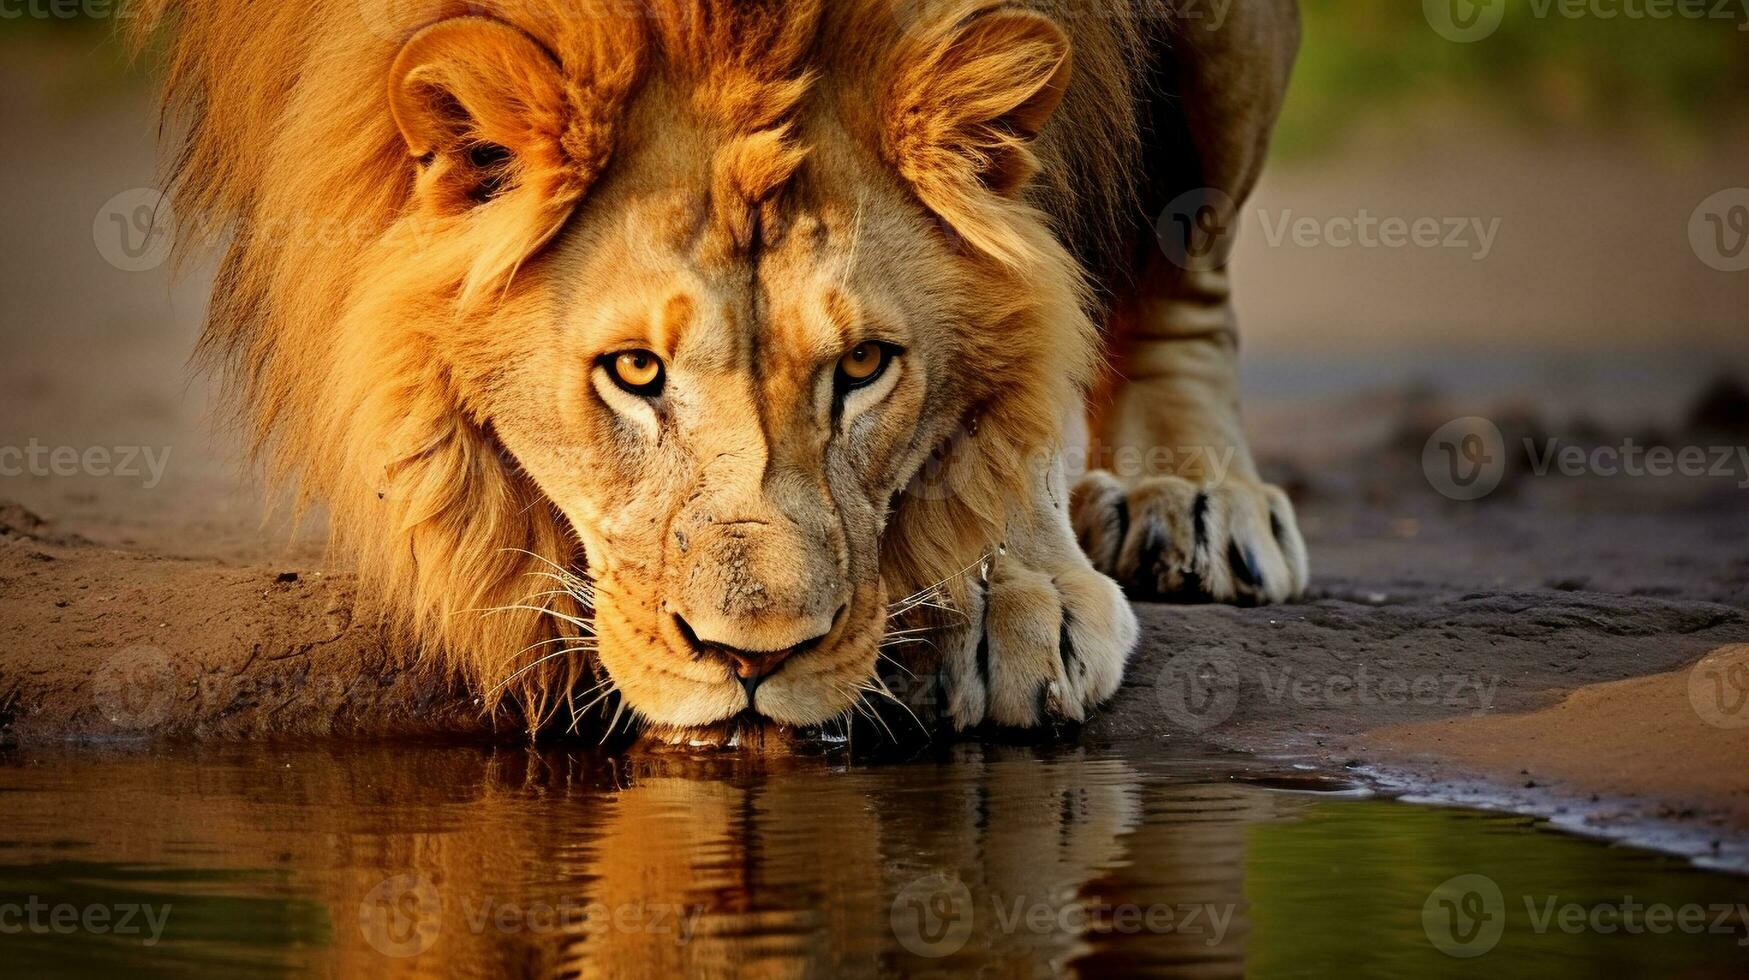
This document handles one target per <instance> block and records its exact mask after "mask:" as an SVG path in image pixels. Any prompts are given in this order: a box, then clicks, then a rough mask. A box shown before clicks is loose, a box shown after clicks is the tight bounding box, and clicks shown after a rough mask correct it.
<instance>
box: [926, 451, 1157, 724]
mask: <svg viewBox="0 0 1749 980" xmlns="http://www.w3.org/2000/svg"><path fill="white" fill-rule="evenodd" d="M1041 484H1042V485H1041V486H1040V487H1039V488H1038V497H1039V499H1038V500H1037V501H1036V503H1035V506H1034V507H1033V508H1032V513H1031V514H1030V515H1029V517H1030V519H1029V520H1024V521H1018V522H1016V524H1015V525H1014V526H1011V528H1010V534H1009V537H1008V540H1007V541H1006V542H1005V543H1004V544H1003V545H1002V547H1001V548H1000V549H998V550H997V551H996V552H995V553H994V554H992V555H991V556H989V558H988V559H987V560H986V561H985V562H984V564H983V566H982V567H981V568H980V569H979V570H978V572H977V580H976V581H975V582H974V583H973V587H972V588H971V590H970V597H969V600H968V605H970V606H971V607H972V608H969V609H966V610H964V613H965V620H964V624H963V625H962V627H961V628H959V629H958V630H956V631H955V632H954V634H953V635H952V636H951V637H948V638H946V650H945V651H944V652H945V654H946V656H945V657H944V659H943V664H942V675H941V679H942V682H943V685H944V687H945V689H946V693H947V708H948V715H949V716H950V717H951V719H952V721H953V724H954V727H955V728H957V729H961V730H963V729H967V728H971V727H974V726H976V725H978V724H981V723H983V722H990V723H993V724H996V725H1001V726H1011V727H1022V728H1027V727H1033V726H1037V725H1042V724H1045V723H1046V722H1050V721H1067V722H1080V721H1082V720H1084V719H1085V718H1086V717H1087V714H1088V712H1089V711H1090V710H1091V709H1093V708H1094V707H1096V706H1098V705H1099V704H1100V703H1101V702H1103V701H1104V700H1106V699H1107V698H1109V697H1111V695H1112V694H1113V693H1115V692H1116V691H1117V688H1118V684H1119V683H1120V682H1121V681H1122V680H1123V672H1124V664H1125V663H1126V662H1127V661H1128V659H1129V655H1130V652H1131V650H1133V649H1134V647H1135V644H1136V637H1137V626H1136V617H1135V613H1134V612H1133V611H1132V610H1131V609H1130V606H1129V603H1128V602H1127V601H1126V600H1125V599H1124V595H1123V591H1122V590H1121V589H1120V588H1118V586H1117V583H1115V582H1113V581H1112V580H1111V579H1110V578H1108V577H1106V576H1105V575H1101V574H1100V573H1099V572H1098V571H1097V570H1095V569H1094V567H1093V565H1092V563H1091V562H1090V561H1089V560H1088V559H1087V556H1086V555H1085V554H1084V553H1083V552H1082V550H1081V548H1080V547H1079V545H1078V544H1077V543H1076V541H1075V535H1074V531H1073V529H1072V527H1071V526H1070V523H1069V512H1068V500H1067V492H1066V489H1065V487H1064V486H1063V483H1062V477H1061V471H1060V469H1059V470H1058V471H1057V472H1056V473H1054V474H1053V475H1051V476H1050V477H1049V478H1048V479H1047V480H1045V481H1041Z"/></svg>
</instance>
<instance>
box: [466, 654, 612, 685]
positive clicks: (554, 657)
mask: <svg viewBox="0 0 1749 980" xmlns="http://www.w3.org/2000/svg"><path fill="white" fill-rule="evenodd" d="M593 652H595V648H594V647H593V646H584V647H567V648H566V649H564V650H558V651H555V652H553V653H549V654H547V655H546V656H544V657H542V658H540V659H539V660H536V661H535V662H534V663H531V664H529V665H528V666H526V667H523V668H521V669H520V670H518V671H517V672H516V673H514V674H511V675H510V676H509V677H506V678H504V679H503V680H502V681H499V682H498V685H497V686H496V687H494V688H492V690H490V691H488V692H486V696H487V697H491V696H492V695H494V694H497V693H498V692H499V691H502V690H503V689H504V688H506V687H509V686H510V683H511V682H512V681H514V680H516V679H517V678H518V677H521V676H522V675H523V674H526V673H528V672H529V671H531V670H533V669H535V668H536V667H539V666H540V665H541V664H544V663H546V662H547V661H549V660H557V659H558V658H560V657H563V656H566V655H568V654H573V653H593Z"/></svg>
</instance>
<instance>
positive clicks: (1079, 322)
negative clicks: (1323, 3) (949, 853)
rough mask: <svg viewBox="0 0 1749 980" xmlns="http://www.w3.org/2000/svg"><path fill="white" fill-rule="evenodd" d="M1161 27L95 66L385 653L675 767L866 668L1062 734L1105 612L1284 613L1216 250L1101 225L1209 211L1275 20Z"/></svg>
mask: <svg viewBox="0 0 1749 980" xmlns="http://www.w3.org/2000/svg"><path fill="white" fill-rule="evenodd" d="M1180 13H1181V12H1180V11H1178V10H1177V9H1176V8H1173V7H1170V6H1168V5H1166V4H1164V3H1158V4H1157V3H1155V2H1154V0H1128V2H1107V0H1098V2H1095V0H1028V2H999V0H832V2H825V0H638V2H636V3H626V2H620V0H313V2H308V3H301V4H278V3H271V4H270V3H237V2H234V0H138V5H137V7H136V10H135V14H136V17H135V18H134V22H135V23H136V24H137V25H139V30H140V32H141V34H140V36H141V37H142V38H143V39H148V40H150V39H160V38H161V39H163V40H164V43H165V44H166V46H167V69H166V73H167V78H166V114H167V116H168V117H169V119H170V121H171V122H173V123H174V124H176V125H177V127H178V128H179V129H180V131H181V132H182V133H183V134H184V135H183V137H182V139H181V141H180V143H179V145H177V146H176V148H175V151H174V154H173V159H174V171H173V175H172V178H173V187H174V190H175V194H176V196H175V199H174V200H175V206H176V208H177V210H178V212H179V215H180V218H181V220H183V221H186V220H188V219H189V218H190V216H193V217H195V218H197V219H198V220H199V221H200V222H202V223H205V224H206V225H207V226H208V227H223V228H224V229H226V230H227V232H228V241H227V242H226V244H225V247H224V250H223V255H222V260H221V263H220V265H219V269H218V273H217V277H216V281H215V284H214V287H213V293H212V301H211V306H210V310H209V316H208V322H207V326H206V330H205V333H204V335H203V337H202V341H201V346H200V354H201V356H202V357H203V358H204V359H205V361H206V363H208V364H209V365H212V366H213V368H214V369H215V370H217V371H218V372H219V373H221V374H222V376H223V377H224V378H225V379H226V380H227V381H228V382H229V389H230V391H231V392H232V394H233V396H234V398H235V401H236V404H237V405H238V407H239V411H240V414H241V416H242V418H243V419H244V420H245V422H244V424H245V426H246V428H247V431H248V433H249V435H250V443H251V445H252V447H253V449H254V450H255V452H256V453H257V454H258V455H259V457H260V458H261V459H262V460H263V461H264V463H265V466H266V468H267V470H268V471H269V473H270V474H271V475H272V476H273V477H274V478H275V479H277V480H278V481H280V482H281V483H283V484H286V485H295V486H296V497H297V499H298V501H299V502H300V505H302V506H312V505H320V506H321V507H323V508H325V509H326V511H327V513H328V515H329V520H330V525H331V527H332V533H333V536H334V542H335V545H334V547H335V553H336V554H337V555H340V556H343V557H344V558H345V559H346V560H348V561H351V562H354V563H356V565H357V566H358V568H359V569H360V577H361V581H362V583H364V585H365V590H364V591H365V592H366V594H367V595H370V596H374V597H375V599H374V600H373V601H374V602H375V603H376V604H377V605H378V606H379V607H380V609H381V612H382V615H383V618H384V622H385V623H386V625H387V627H388V630H389V635H390V637H391V638H392V640H393V641H394V642H395V643H396V644H397V645H399V646H402V647H404V648H405V649H406V650H408V651H410V652H414V653H417V655H419V656H420V657H422V658H424V659H426V660H427V661H428V662H430V663H432V664H434V665H438V666H439V667H441V668H442V669H444V670H446V671H449V672H451V673H452V674H453V676H455V677H456V678H458V679H459V680H460V681H462V682H465V683H467V684H469V685H471V686H472V687H473V688H474V689H475V690H476V691H477V692H478V693H479V695H480V697H481V698H482V699H483V702H484V703H485V704H486V705H487V706H488V707H490V708H497V707H499V706H504V707H505V708H506V710H510V711H513V712H517V713H518V714H517V716H518V717H520V718H521V719H523V720H524V721H525V722H526V723H527V725H528V726H529V727H530V728H531V730H540V729H543V728H544V727H546V726H549V725H564V724H569V725H570V726H572V727H576V726H578V725H580V724H582V722H583V720H584V719H586V718H588V719H598V718H600V719H606V729H607V731H608V733H612V731H613V730H614V726H616V725H617V724H618V723H619V721H620V720H621V718H622V717H624V718H626V719H628V720H630V721H635V722H636V723H637V724H638V727H639V729H640V730H642V731H645V732H650V733H654V734H656V735H658V736H662V737H669V738H700V737H707V736H710V735H712V734H713V733H714V734H715V735H718V736H720V735H721V734H722V733H723V732H725V731H727V732H733V731H736V730H740V729H742V728H745V727H746V726H748V725H756V726H772V727H775V728H777V729H779V730H793V729H799V728H815V727H819V726H825V725H830V724H833V723H842V722H844V721H845V720H846V719H848V718H851V717H852V716H853V714H854V713H855V712H858V711H862V710H865V709H866V708H867V707H868V702H867V701H866V700H865V699H867V698H869V697H871V696H876V697H879V696H891V691H890V690H889V689H888V686H887V685H886V684H885V683H884V682H883V681H882V680H881V666H880V665H881V664H883V663H892V664H897V665H899V666H900V667H901V669H903V670H904V671H906V672H907V676H915V677H921V678H924V679H925V683H927V684H928V685H929V687H930V690H931V691H932V692H934V693H935V694H937V695H939V698H938V701H937V713H938V715H939V716H940V717H941V718H942V719H944V720H945V721H948V722H951V725H952V727H953V728H954V729H956V730H965V729H970V728H974V727H977V726H984V725H988V726H999V727H1020V728H1025V727H1033V726H1040V725H1044V724H1047V723H1053V722H1066V723H1074V722H1079V721H1081V720H1083V719H1085V718H1086V716H1087V714H1088V712H1089V711H1091V710H1093V709H1094V708H1095V707H1096V706H1098V705H1099V704H1101V703H1102V702H1104V701H1105V700H1106V699H1108V698H1109V697H1110V696H1111V695H1112V694H1113V693H1114V692H1115V691H1116V690H1117V688H1118V686H1119V683H1120V681H1121V680H1122V678H1123V674H1124V669H1125V665H1126V662H1127V660H1128V657H1129V655H1130V653H1131V651H1132V649H1133V648H1134V647H1135V645H1136V643H1137V640H1138V637H1137V632H1138V628H1137V620H1136V617H1135V614H1134V612H1133V610H1132V609H1131V607H1130V605H1129V599H1130V598H1136V599H1159V598H1166V599H1179V600H1216V601H1227V602H1282V601H1287V600H1290V599H1292V598H1293V597H1295V596H1297V595H1299V594H1300V593H1301V592H1302V590H1303V589H1304V588H1305V586H1306V581H1307V574H1308V573H1307V562H1306V556H1305V547H1304V543H1303V541H1302V540H1301V536H1300V534H1299V531H1298V529H1297V525H1296V522H1295V517H1294V511H1293V507H1292V505H1291V503H1290V501H1289V500H1288V498H1287V497H1286V495H1284V494H1283V493H1282V492H1281V490H1280V489H1278V488H1276V487H1273V486H1270V485H1268V484H1267V483H1265V482H1264V481H1263V480H1262V479H1261V478H1260V477H1259V476H1258V473H1257V469H1256V466H1255V464H1254V463H1253V461H1252V458H1251V455H1250V453H1249V451H1248V450H1247V448H1246V444H1245V439H1244V435H1243V432H1242V429H1241V426H1240V423H1239V415H1238V398H1237V382H1236V369H1235V357H1236V348H1237V343H1236V332H1235V326H1234V319H1233V316H1232V312H1231V305H1230V302H1229V282H1228V278H1227V273H1226V271H1225V261H1224V260H1225V257H1226V256H1225V249H1226V247H1227V242H1226V241H1225V240H1221V241H1220V242H1217V246H1218V247H1216V248H1213V249H1201V250H1191V252H1185V253H1184V254H1182V255H1175V254H1174V253H1172V252H1171V250H1163V249H1162V248H1160V247H1159V243H1158V242H1156V239H1155V234H1154V232H1153V229H1152V228H1151V227H1150V223H1149V221H1147V220H1138V219H1137V216H1138V215H1144V216H1146V215H1153V214H1158V213H1159V212H1160V211H1161V209H1162V208H1163V207H1165V206H1166V202H1170V201H1173V200H1175V199H1177V198H1179V197H1180V196H1181V195H1182V194H1183V193H1184V192H1185V191H1186V190H1196V189H1204V193H1206V194H1210V195H1212V197H1213V198H1218V199H1222V200H1231V201H1238V200H1243V199H1244V198H1245V196H1246V195H1247V193H1248V192H1249V190H1250V189H1251V187H1252V185H1253V184H1254V183H1255V181H1256V179H1257V175H1258V170H1259V168H1260V165H1261V161H1262V158H1263V156H1264V153H1265V150H1266V147H1267V143H1268V134H1269V130H1270V127H1271V123H1272V122H1273V119H1274V117H1275V114H1276V112H1277V110H1278V107H1279V103H1280V99H1281V96H1282V92H1283V91H1284V89H1285V86H1286V80H1287V76H1288V72H1289V69H1290V66H1291V63H1292V60H1293V55H1294V51H1295V49H1296V47H1297V42H1298V20H1297V11H1296V9H1295V7H1294V5H1293V3H1292V2H1291V0H1250V2H1242V3H1239V4H1236V5H1235V6H1234V7H1233V8H1232V9H1231V10H1230V11H1229V13H1228V14H1227V16H1226V19H1225V22H1224V23H1223V24H1221V25H1219V29H1218V30H1215V29H1210V28H1209V27H1207V26H1202V25H1198V24H1195V23H1192V22H1186V21H1185V20H1184V19H1183V18H1182V17H1181V16H1180ZM1216 192H1218V193H1216ZM1201 217H1202V215H1201V214H1199V215H1198V218H1199V220H1200V218H1201ZM1192 252H1195V253H1197V254H1194V255H1193V254H1191V253H1192ZM1207 253H1212V254H1207ZM1113 447H1116V448H1117V449H1119V450H1124V449H1125V448H1126V447H1128V448H1131V449H1141V450H1151V449H1155V448H1160V447H1164V448H1166V449H1168V450H1169V452H1168V453H1167V454H1166V458H1168V459H1169V460H1171V465H1170V466H1168V467H1166V468H1164V469H1160V468H1156V470H1151V471H1147V472H1125V471H1122V470H1118V471H1112V470H1108V469H1104V468H1097V464H1098V463H1099V462H1100V460H1101V459H1103V458H1104V457H1105V456H1106V455H1107V454H1108V452H1109V450H1110V449H1111V448H1113ZM1181 450H1182V451H1181ZM1191 450H1195V451H1191ZM1119 455H1121V452H1120V453H1119ZM1089 459H1091V460H1093V463H1094V468H1090V467H1089V466H1088V465H1084V461H1086V460H1089ZM1215 460H1219V461H1221V465H1220V466H1219V467H1218V468H1217V467H1215V466H1213V465H1211V461H1215ZM1126 590H1127V593H1128V594H1127V596H1126ZM610 712H611V713H610Z"/></svg>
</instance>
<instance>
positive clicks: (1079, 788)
mask: <svg viewBox="0 0 1749 980" xmlns="http://www.w3.org/2000/svg"><path fill="white" fill-rule="evenodd" d="M684 972H691V973H694V974H697V975H706V976H715V975H722V976H727V975H754V976H872V975H941V976H950V975H951V976H965V975H971V974H980V975H985V976H1000V977H1011V976H1012V977H1024V976H1045V975H1055V974H1082V975H1095V976H1105V975H1128V974H1144V975H1167V976H1176V975H1188V976H1197V977H1209V976H1241V975H1248V976H1261V977H1269V976H1319V975H1328V974H1338V975H1349V976H1381V977H1382V976H1390V977H1399V976H1413V975H1422V974H1430V973H1431V974H1439V975H1457V976H1487V977H1490V978H1501V977H1514V976H1527V977H1536V978H1539V980H1548V978H1552V977H1563V976H1594V975H1595V976H1602V975H1609V976H1636V975H1658V976H1742V975H1745V974H1749V878H1740V877H1733V876H1728V875H1722V874H1714V873H1707V872H1701V871H1697V870H1694V869H1692V868H1689V867H1687V866H1686V865H1684V864H1683V863H1682V862H1680V861H1678V860H1675V859H1671V858H1666V857H1661V856H1658V855H1654V854H1650V853H1647V852H1644V851H1638V850H1633V849H1628V848H1621V847H1611V846H1607V845H1604V844H1600V843H1597V842H1594V841H1589V840H1582V839H1578V838H1574V837H1570V836H1566V835H1563V834H1560V833H1556V832H1553V831H1550V830H1547V829H1545V828H1543V827H1542V826H1540V825H1539V824H1537V823H1536V822H1534V821H1531V820H1528V819H1523V818H1517V817H1510V816H1500V815H1488V814H1479V813H1474V812H1468V811H1461V810H1452V809H1440V808H1432V807H1417V806H1411V805H1407V804H1402V803H1396V802H1392V801H1388V800H1382V799H1376V798H1367V797H1365V796H1364V795H1362V794H1358V793H1355V792H1353V791H1351V790H1349V789H1347V788H1346V787H1344V786H1342V785H1340V784H1336V783H1331V782H1328V781H1319V780H1307V779H1300V778H1295V777H1294V776H1293V774H1292V773H1283V772H1280V771H1274V770H1268V769H1264V768H1260V766H1259V764H1258V763H1257V762H1256V761H1254V760H1249V759H1244V758H1231V757H1218V756H1216V757H1211V756H1208V755H1204V754H1200V753H1197V752H1189V753H1188V754H1179V753H1177V752H1174V751H1167V750H1160V751H1157V752H1156V751H1154V750H1150V751H1149V752H1148V753H1147V754H1145V755H1140V756H1139V755H1137V754H1135V753H1125V752H1095V751H1087V750H1065V749H1054V750H1050V749H1038V748H1028V747H1016V746H989V745H977V744H968V745H960V746H956V747H953V748H951V749H947V750H942V751H940V752H939V753H935V754H929V755H925V756H923V757H920V758H915V759H911V760H909V761H904V762H886V763H882V764H860V763H857V764H852V763H850V762H846V761H844V760H842V759H833V758H822V757H816V756H785V757H780V758H765V759H760V758H741V757H737V756H733V755H707V756H697V755H692V756H675V755H635V756H620V757H611V756H606V755H602V754H598V753H595V752H592V751H589V750H585V749H575V750H566V749H543V750H534V749H520V748H518V749H505V748H501V747H500V748H482V747H478V746H448V747H430V746H407V745H372V746H335V745H323V746H319V747H284V746H280V747H264V746H236V747H212V746H198V747H186V748H165V747H157V748H154V749H152V750H151V751H150V752H147V751H144V750H142V751H139V752H137V753H134V752H128V751H117V750H102V751H97V750H89V749H82V750H79V751H67V752H59V751H57V752H53V753H43V752H39V751H31V752H26V753H15V754H13V755H11V756H8V757H5V758H4V760H3V761H0V974H5V975H20V976H103V977H106V978H110V977H115V976H119V975H128V976H215V977H236V976H249V975H255V974H263V975H283V974H305V973H317V974H325V975H336V976H348V977H350V976H378V975H410V976H455V975H489V976H504V975H511V976H522V975H530V976H561V975H562V976H604V977H641V976H664V977H666V976H675V975H679V974H681V973H684Z"/></svg>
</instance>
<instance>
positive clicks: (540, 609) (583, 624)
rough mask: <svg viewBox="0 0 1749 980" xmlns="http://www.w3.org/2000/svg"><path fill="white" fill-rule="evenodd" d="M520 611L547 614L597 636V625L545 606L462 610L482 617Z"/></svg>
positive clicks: (589, 634)
mask: <svg viewBox="0 0 1749 980" xmlns="http://www.w3.org/2000/svg"><path fill="white" fill-rule="evenodd" d="M519 611H520V612H537V613H545V614H546V615H548V616H551V617H553V618H554V619H558V620H563V621H564V622H567V623H570V624H571V625H572V626H575V627H577V628H578V629H580V630H582V631H583V632H584V634H585V635H588V636H594V635H595V624H594V623H591V622H589V621H588V620H586V619H578V618H577V617H576V616H569V615H566V614H565V613H562V612H559V611H558V610H557V609H548V608H547V607H545V606H530V605H527V604H526V603H512V604H511V605H508V606H488V607H486V608H482V609H464V610H462V612H471V613H480V614H482V615H490V614H492V613H504V612H519Z"/></svg>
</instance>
